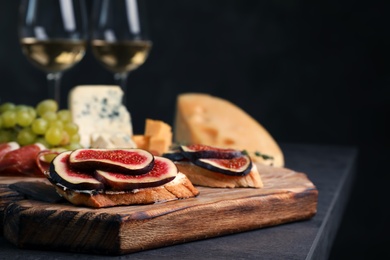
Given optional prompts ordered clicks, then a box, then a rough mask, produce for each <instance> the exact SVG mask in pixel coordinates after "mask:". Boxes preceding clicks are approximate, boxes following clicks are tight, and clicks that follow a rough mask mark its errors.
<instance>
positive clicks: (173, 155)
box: [161, 149, 188, 161]
mask: <svg viewBox="0 0 390 260" xmlns="http://www.w3.org/2000/svg"><path fill="white" fill-rule="evenodd" d="M161 156H162V157H164V158H168V159H169V160H172V161H186V160H188V158H186V157H184V155H183V152H182V151H181V150H179V149H175V150H170V151H167V152H166V153H163V154H162V155H161Z"/></svg>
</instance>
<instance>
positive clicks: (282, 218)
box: [0, 168, 318, 255]
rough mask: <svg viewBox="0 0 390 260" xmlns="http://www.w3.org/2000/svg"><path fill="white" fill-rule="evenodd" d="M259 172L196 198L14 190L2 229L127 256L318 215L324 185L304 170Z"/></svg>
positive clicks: (19, 239)
mask: <svg viewBox="0 0 390 260" xmlns="http://www.w3.org/2000/svg"><path fill="white" fill-rule="evenodd" d="M261 176H262V180H263V182H264V188H262V189H251V188H238V189H237V188H236V189H218V188H205V187H197V188H198V189H199V191H200V195H199V196H198V197H196V198H191V199H186V200H177V201H171V202H166V203H159V204H152V205H140V206H121V207H112V208H103V209H91V208H86V207H76V206H73V205H71V204H69V203H68V202H61V203H48V202H42V201H37V200H32V199H22V200H20V197H19V198H16V197H15V201H14V202H10V200H8V202H9V205H8V206H7V207H5V208H4V209H5V211H4V236H5V237H6V238H7V239H8V240H9V241H10V242H11V243H13V244H15V245H16V246H18V247H20V248H34V249H38V248H39V249H47V250H61V251H70V252H83V253H94V254H108V255H122V254H128V253H132V252H137V251H141V250H147V249H152V248H158V247H163V246H169V245H174V244H179V243H185V242H189V241H194V240H201V239H206V238H210V237H216V236H222V235H227V234H232V233H238V232H242V231H247V230H252V229H259V228H263V227H269V226H274V225H279V224H282V223H287V222H292V221H298V220H304V219H309V218H311V217H313V216H314V215H315V213H316V210H317V198H318V191H317V189H316V187H315V186H314V184H313V183H312V182H311V181H310V180H309V179H308V178H307V176H306V175H305V174H303V173H297V172H295V171H292V170H289V169H285V168H273V170H265V171H262V172H261ZM31 181H36V180H31ZM39 181H42V180H39ZM7 182H9V180H4V179H0V183H7ZM6 193H7V192H5V191H4V189H3V190H0V201H3V199H4V197H6V195H5V194H6ZM0 205H1V203H0Z"/></svg>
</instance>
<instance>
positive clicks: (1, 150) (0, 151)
mask: <svg viewBox="0 0 390 260" xmlns="http://www.w3.org/2000/svg"><path fill="white" fill-rule="evenodd" d="M19 148H20V145H19V144H18V143H17V142H8V143H2V144H0V160H1V159H2V158H3V157H4V155H6V154H7V153H8V152H11V151H13V150H16V149H19Z"/></svg>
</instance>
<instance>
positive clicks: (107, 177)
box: [95, 156, 179, 191]
mask: <svg viewBox="0 0 390 260" xmlns="http://www.w3.org/2000/svg"><path fill="white" fill-rule="evenodd" d="M178 172H179V171H178V168H177V166H176V165H175V164H174V163H173V162H172V161H171V160H169V159H167V158H164V157H159V156H155V163H154V167H153V169H152V170H151V171H150V172H148V173H145V174H142V175H124V174H121V173H115V172H105V171H100V170H97V171H95V178H96V179H97V180H99V181H101V182H102V183H104V185H105V187H106V191H129V190H134V189H141V188H150V187H156V186H161V185H163V184H165V183H168V182H170V181H172V180H173V179H174V178H175V177H176V175H177V174H178Z"/></svg>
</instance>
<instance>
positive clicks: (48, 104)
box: [35, 99, 58, 116]
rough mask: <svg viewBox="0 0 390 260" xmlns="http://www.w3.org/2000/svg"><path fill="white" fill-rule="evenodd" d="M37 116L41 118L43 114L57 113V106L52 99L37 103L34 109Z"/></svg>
mask: <svg viewBox="0 0 390 260" xmlns="http://www.w3.org/2000/svg"><path fill="white" fill-rule="evenodd" d="M35 109H36V110H37V113H38V115H39V116H42V115H43V114H44V113H45V112H48V111H50V112H55V113H56V112H57V110H58V104H57V102H56V101H55V100H53V99H45V100H42V101H41V102H39V103H38V105H37V106H36V108H35Z"/></svg>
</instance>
